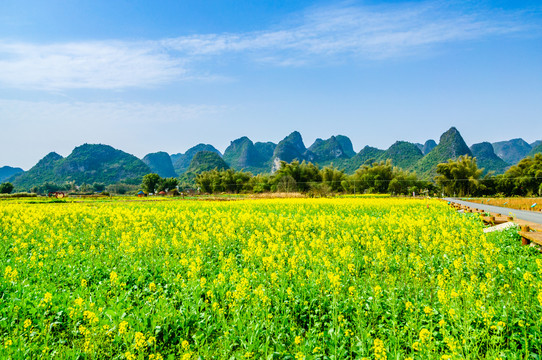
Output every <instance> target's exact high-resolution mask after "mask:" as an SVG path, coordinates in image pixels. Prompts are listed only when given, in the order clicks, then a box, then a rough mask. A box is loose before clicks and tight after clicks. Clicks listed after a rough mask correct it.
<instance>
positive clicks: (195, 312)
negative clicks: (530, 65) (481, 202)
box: [0, 198, 542, 360]
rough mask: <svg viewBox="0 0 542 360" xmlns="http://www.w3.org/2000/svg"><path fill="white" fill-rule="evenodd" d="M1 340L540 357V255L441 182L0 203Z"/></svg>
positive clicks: (42, 354) (80, 353) (175, 349)
mask: <svg viewBox="0 0 542 360" xmlns="http://www.w3.org/2000/svg"><path fill="white" fill-rule="evenodd" d="M0 247H1V252H0V271H1V272H2V274H1V280H0V293H1V296H0V358H10V357H11V358H14V359H29V358H43V359H46V358H55V359H57V358H61V359H63V358H69V359H109V358H113V359H128V360H134V359H149V360H151V359H152V360H157V359H197V358H201V359H213V358H214V359H270V358H271V359H272V358H277V359H349V358H355V359H363V358H367V359H377V360H382V359H408V358H410V359H479V358H507V359H519V358H538V356H539V355H538V354H540V353H541V350H542V330H541V325H542V281H541V278H540V277H541V275H542V257H541V256H540V254H539V253H537V252H535V251H534V250H533V249H531V248H529V247H521V246H520V244H519V241H518V240H517V234H516V233H515V232H514V231H513V230H509V231H508V232H504V233H498V234H496V233H493V234H491V235H484V234H483V233H482V224H481V222H480V221H479V220H478V218H477V217H476V215H469V214H458V213H456V212H454V211H453V210H452V209H450V208H449V207H448V206H447V205H446V203H444V202H439V201H438V200H419V199H418V200H414V199H394V198H383V199H382V198H381V199H367V198H365V199H356V198H346V199H342V198H338V199H258V200H237V201H159V202H156V201H154V202H149V201H133V202H120V201H109V202H99V201H86V202H82V203H51V204H47V203H38V204H32V203H24V202H21V203H16V202H11V201H3V202H1V203H0Z"/></svg>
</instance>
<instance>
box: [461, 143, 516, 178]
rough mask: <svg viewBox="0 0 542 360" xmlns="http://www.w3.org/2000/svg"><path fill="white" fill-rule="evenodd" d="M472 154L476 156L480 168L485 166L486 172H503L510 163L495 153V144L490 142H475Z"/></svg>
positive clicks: (471, 148)
mask: <svg viewBox="0 0 542 360" xmlns="http://www.w3.org/2000/svg"><path fill="white" fill-rule="evenodd" d="M470 150H471V152H472V155H473V156H474V157H475V158H476V163H477V165H478V168H480V169H481V168H483V169H484V173H486V174H487V173H488V172H490V171H494V172H495V174H502V173H504V172H505V171H506V168H507V167H508V164H507V163H506V161H504V160H503V159H501V158H500V157H498V156H497V154H495V151H494V150H493V145H491V143H489V142H482V143H479V144H473V145H472V146H471V147H470Z"/></svg>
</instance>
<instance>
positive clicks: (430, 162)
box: [414, 127, 472, 179]
mask: <svg viewBox="0 0 542 360" xmlns="http://www.w3.org/2000/svg"><path fill="white" fill-rule="evenodd" d="M461 155H469V156H472V152H471V151H470V149H469V147H468V146H467V144H466V143H465V140H463V138H462V137H461V134H460V133H459V131H457V129H456V128H455V127H452V128H450V129H449V130H448V131H446V132H445V133H444V134H442V135H441V136H440V141H439V143H438V145H437V146H436V147H435V148H434V149H433V150H431V151H430V152H429V154H427V155H425V156H424V157H423V158H422V159H420V161H418V163H417V164H416V165H415V166H414V170H415V171H416V173H417V174H418V175H419V176H420V177H422V178H426V179H431V178H433V177H434V176H435V175H436V170H437V164H440V163H444V162H446V161H448V159H454V160H455V159H457V158H458V157H459V156H461Z"/></svg>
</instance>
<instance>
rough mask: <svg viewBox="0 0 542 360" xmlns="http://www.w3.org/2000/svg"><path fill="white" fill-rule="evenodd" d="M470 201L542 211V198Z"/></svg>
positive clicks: (472, 200)
mask: <svg viewBox="0 0 542 360" xmlns="http://www.w3.org/2000/svg"><path fill="white" fill-rule="evenodd" d="M468 201H471V202H475V203H479V204H487V205H493V206H503V207H507V208H511V209H518V210H531V211H542V198H489V199H469V200H468Z"/></svg>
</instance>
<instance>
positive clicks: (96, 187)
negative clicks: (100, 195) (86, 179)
mask: <svg viewBox="0 0 542 360" xmlns="http://www.w3.org/2000/svg"><path fill="white" fill-rule="evenodd" d="M92 188H93V189H94V191H96V192H102V191H104V190H105V184H104V183H99V182H95V183H94V184H92Z"/></svg>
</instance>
